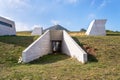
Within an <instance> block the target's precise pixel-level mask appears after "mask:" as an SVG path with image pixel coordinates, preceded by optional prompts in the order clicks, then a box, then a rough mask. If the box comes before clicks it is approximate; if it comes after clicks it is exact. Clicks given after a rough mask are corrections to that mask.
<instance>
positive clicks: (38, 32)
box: [31, 27, 43, 35]
mask: <svg viewBox="0 0 120 80" xmlns="http://www.w3.org/2000/svg"><path fill="white" fill-rule="evenodd" d="M42 33H43V29H42V27H35V28H34V30H33V31H32V33H31V35H42Z"/></svg>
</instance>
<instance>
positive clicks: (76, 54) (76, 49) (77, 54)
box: [62, 31, 87, 63]
mask: <svg viewBox="0 0 120 80" xmlns="http://www.w3.org/2000/svg"><path fill="white" fill-rule="evenodd" d="M62 52H63V53H65V54H67V55H69V56H71V57H73V58H76V59H77V60H78V61H80V62H82V63H86V62H87V53H86V52H85V51H84V50H83V49H82V48H81V47H80V46H79V45H78V44H77V43H76V42H75V41H74V40H73V39H72V38H71V37H70V36H69V34H68V33H67V32H66V31H63V40H62Z"/></svg>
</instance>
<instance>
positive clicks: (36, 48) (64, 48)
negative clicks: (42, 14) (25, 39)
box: [22, 30, 87, 63]
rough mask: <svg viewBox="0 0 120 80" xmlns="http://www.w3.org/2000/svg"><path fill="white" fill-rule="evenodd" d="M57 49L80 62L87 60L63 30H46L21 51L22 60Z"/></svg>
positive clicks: (25, 61)
mask: <svg viewBox="0 0 120 80" xmlns="http://www.w3.org/2000/svg"><path fill="white" fill-rule="evenodd" d="M58 51H60V52H62V53H64V54H66V55H69V56H71V57H73V58H76V59H77V60H78V61H80V62H82V63H86V62H87V53H86V52H85V51H84V50H83V49H82V48H81V47H80V46H79V45H78V44H77V43H76V42H75V41H74V40H73V39H72V38H71V37H70V36H69V34H68V33H67V32H66V31H64V30H47V31H46V32H45V33H44V34H43V35H42V36H40V37H39V38H38V39H37V40H36V41H35V42H33V43H32V44H31V45H30V46H29V47H28V48H27V49H25V50H24V51H23V53H22V61H23V62H24V63H27V62H30V61H33V60H35V59H37V58H39V57H42V56H44V55H47V54H49V53H54V52H58Z"/></svg>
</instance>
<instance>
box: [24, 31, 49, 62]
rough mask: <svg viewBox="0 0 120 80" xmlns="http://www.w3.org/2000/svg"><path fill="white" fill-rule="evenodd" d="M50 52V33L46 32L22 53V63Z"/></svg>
mask: <svg viewBox="0 0 120 80" xmlns="http://www.w3.org/2000/svg"><path fill="white" fill-rule="evenodd" d="M50 50H51V43H50V31H46V32H45V33H44V34H43V35H42V36H40V38H38V39H37V40H36V41H35V42H33V43H32V44H31V45H30V46H29V47H28V48H26V49H25V50H24V51H23V53H22V61H23V62H25V63H26V62H30V61H32V60H35V59H37V58H39V57H41V56H43V55H46V54H48V53H49V52H50Z"/></svg>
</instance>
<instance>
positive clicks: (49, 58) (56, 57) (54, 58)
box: [28, 53, 70, 64]
mask: <svg viewBox="0 0 120 80" xmlns="http://www.w3.org/2000/svg"><path fill="white" fill-rule="evenodd" d="M68 58H70V57H69V56H67V55H65V54H62V53H56V54H53V53H51V54H49V55H45V56H43V57H40V58H39V59H36V60H34V61H32V62H29V63H28V64H49V63H55V62H58V61H61V60H65V59H68Z"/></svg>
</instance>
